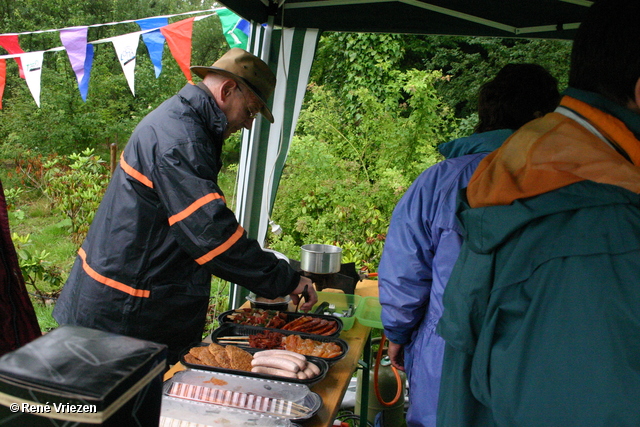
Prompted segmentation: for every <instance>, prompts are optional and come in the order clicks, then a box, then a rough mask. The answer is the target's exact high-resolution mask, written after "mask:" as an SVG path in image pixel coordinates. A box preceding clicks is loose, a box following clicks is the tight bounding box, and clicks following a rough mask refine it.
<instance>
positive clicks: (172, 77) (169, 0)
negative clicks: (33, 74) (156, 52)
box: [0, 0, 228, 155]
mask: <svg viewBox="0 0 640 427" xmlns="http://www.w3.org/2000/svg"><path fill="white" fill-rule="evenodd" d="M205 3H206V4H205ZM212 4H213V2H212V1H208V2H202V1H199V0H143V1H135V2H131V1H125V0H105V1H92V0H84V1H79V2H73V3H71V2H69V1H66V0H46V1H41V0H37V1H36V0H24V1H20V2H7V4H6V7H5V8H3V9H1V10H0V33H7V32H13V33H15V32H27V31H38V30H45V29H59V28H67V27H71V26H76V25H93V24H102V23H110V22H122V21H128V20H136V19H142V18H146V17H151V16H162V15H170V14H177V13H182V12H189V11H198V10H205V9H207V8H210V7H211V5H212ZM187 17H189V16H176V17H173V18H171V19H170V22H175V21H177V20H180V19H185V18H187ZM134 31H139V27H138V25H137V24H135V23H124V24H118V25H112V26H99V27H91V28H89V34H88V39H89V41H94V40H100V39H104V38H107V37H112V36H116V35H121V34H126V33H130V32H134ZM20 44H21V47H22V49H23V50H25V51H36V50H46V49H50V48H52V47H56V46H60V45H61V42H60V40H59V35H58V33H57V32H44V33H36V34H28V35H21V36H20ZM227 48H228V46H227V45H226V41H225V40H224V36H223V35H222V30H221V28H220V21H219V19H218V18H217V17H210V18H207V19H203V20H199V21H196V22H194V26H193V39H192V63H194V64H203V65H209V64H211V63H213V62H214V61H215V59H216V58H217V57H219V56H220V55H221V54H222V53H223V52H224V51H225V50H226V49H227ZM94 49H95V54H94V55H95V56H94V61H93V67H92V70H91V79H90V83H89V93H88V96H87V101H86V102H83V100H82V98H81V96H80V92H79V90H78V87H77V83H76V78H75V75H74V73H73V70H72V69H71V65H70V62H69V60H68V58H67V54H66V52H65V51H59V52H49V53H45V54H44V64H43V70H42V79H41V82H42V93H41V99H40V100H41V106H40V108H38V107H37V106H36V104H35V102H34V100H33V98H32V96H31V93H30V92H29V89H28V87H27V85H26V83H25V81H24V80H23V79H21V78H20V77H19V76H18V67H17V64H16V62H15V61H12V60H9V61H7V87H6V89H5V93H4V97H3V109H2V110H0V141H2V143H8V144H19V145H22V146H24V147H26V148H30V149H33V150H35V151H37V152H40V153H44V154H47V153H52V152H57V153H59V154H70V153H73V152H79V151H82V150H84V149H85V148H91V149H95V150H96V152H98V153H100V154H102V155H106V153H108V148H109V146H110V144H111V143H114V142H115V143H118V145H119V146H120V147H123V146H124V144H125V143H126V141H127V139H128V137H129V134H130V133H131V132H132V130H133V128H134V127H135V125H136V124H137V123H138V122H139V121H140V120H141V119H142V117H144V116H145V115H146V114H147V113H148V112H150V111H151V110H152V109H153V108H155V107H156V106H158V105H159V104H160V103H161V102H162V101H164V100H165V99H167V98H169V97H170V96H172V95H173V94H175V93H176V92H177V91H178V90H180V88H181V87H182V86H184V84H185V83H186V79H185V76H184V74H183V73H182V71H181V70H180V69H179V67H178V65H177V63H176V62H175V60H174V59H173V57H172V55H171V53H170V51H169V49H168V47H167V46H166V45H165V50H164V54H163V70H162V74H161V75H160V77H159V78H157V79H156V77H155V74H154V70H153V65H152V64H151V60H150V58H149V55H148V52H147V49H146V46H145V45H144V43H142V42H141V43H140V44H139V46H138V52H137V57H136V72H135V89H136V95H135V96H134V95H133V94H132V93H131V91H130V89H129V87H128V84H127V82H126V79H125V76H124V74H123V72H122V68H121V66H120V64H119V62H118V61H117V58H116V55H115V50H114V48H113V46H112V44H111V43H101V44H95V45H94Z"/></svg>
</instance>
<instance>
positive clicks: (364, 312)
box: [356, 297, 383, 329]
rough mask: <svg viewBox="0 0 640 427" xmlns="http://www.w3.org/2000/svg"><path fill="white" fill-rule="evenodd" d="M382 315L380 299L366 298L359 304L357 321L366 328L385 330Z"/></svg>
mask: <svg viewBox="0 0 640 427" xmlns="http://www.w3.org/2000/svg"><path fill="white" fill-rule="evenodd" d="M381 313H382V306H381V305H380V299H379V298H378V297H364V298H362V300H360V304H358V308H357V310H356V319H358V322H360V323H362V324H363V325H365V326H369V327H371V328H378V329H383V326H382V320H380V314H381Z"/></svg>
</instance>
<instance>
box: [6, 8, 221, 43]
mask: <svg viewBox="0 0 640 427" xmlns="http://www.w3.org/2000/svg"><path fill="white" fill-rule="evenodd" d="M223 9H225V10H226V8H224V7H219V8H211V9H207V10H196V11H191V12H182V13H176V14H173V15H162V16H155V17H152V18H144V19H159V18H166V19H168V18H174V17H176V16H184V15H195V14H198V13H211V12H214V13H217V12H218V11H220V10H223ZM137 21H138V20H135V19H132V20H127V21H118V22H107V23H104V24H92V25H87V28H97V27H106V26H112V25H120V24H135V23H137ZM68 28H73V27H67V28H58V29H49V30H38V31H25V32H21V33H4V34H0V37H2V36H5V35H7V36H14V35H17V36H23V35H27V34H42V33H57V32H60V31H62V30H65V29H68Z"/></svg>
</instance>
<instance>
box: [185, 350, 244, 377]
mask: <svg viewBox="0 0 640 427" xmlns="http://www.w3.org/2000/svg"><path fill="white" fill-rule="evenodd" d="M252 359H253V356H252V355H251V353H248V352H247V351H245V350H243V349H241V348H239V347H236V346H234V345H227V346H222V345H219V344H216V343H212V344H210V345H208V346H200V347H193V348H191V349H190V350H189V353H187V354H185V355H184V360H185V362H187V363H192V364H195V365H205V366H213V367H216V368H224V369H236V370H239V371H247V372H249V371H251V360H252Z"/></svg>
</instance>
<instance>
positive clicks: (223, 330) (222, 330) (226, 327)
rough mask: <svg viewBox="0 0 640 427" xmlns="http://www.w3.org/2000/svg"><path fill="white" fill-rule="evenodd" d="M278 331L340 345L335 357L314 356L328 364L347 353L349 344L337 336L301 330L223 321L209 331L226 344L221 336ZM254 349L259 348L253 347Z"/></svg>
mask: <svg viewBox="0 0 640 427" xmlns="http://www.w3.org/2000/svg"><path fill="white" fill-rule="evenodd" d="M265 331H268V332H272V333H273V332H278V333H281V334H283V335H298V336H300V338H304V339H312V340H315V341H319V342H331V343H334V344H336V345H338V346H339V347H340V349H341V350H342V353H341V354H340V355H338V356H336V357H331V358H329V357H316V359H318V360H323V361H325V362H326V363H327V364H328V365H329V366H331V365H333V364H334V363H336V362H337V361H338V360H341V359H342V358H344V357H345V356H346V355H347V352H348V351H349V344H347V342H346V341H344V340H342V339H340V338H337V337H325V336H322V335H311V334H304V333H301V332H295V331H282V330H275V329H269V328H261V327H259V326H246V325H237V324H235V323H223V324H222V325H220V327H219V328H217V329H215V330H214V331H213V332H212V333H211V341H213V342H215V343H218V341H220V342H219V344H227V343H226V342H225V341H226V340H224V339H222V337H240V336H241V337H246V336H249V335H255V334H259V333H262V332H265ZM230 341H231V342H234V345H237V346H238V347H240V348H242V349H244V350H247V351H249V349H253V347H250V346H249V345H248V343H247V342H245V343H244V344H243V343H242V341H240V340H237V341H236V340H230ZM255 350H259V349H255ZM262 350H266V349H262ZM312 357H315V356H307V358H308V359H309V361H311V360H312V359H311V358H312ZM298 381H308V380H298Z"/></svg>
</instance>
